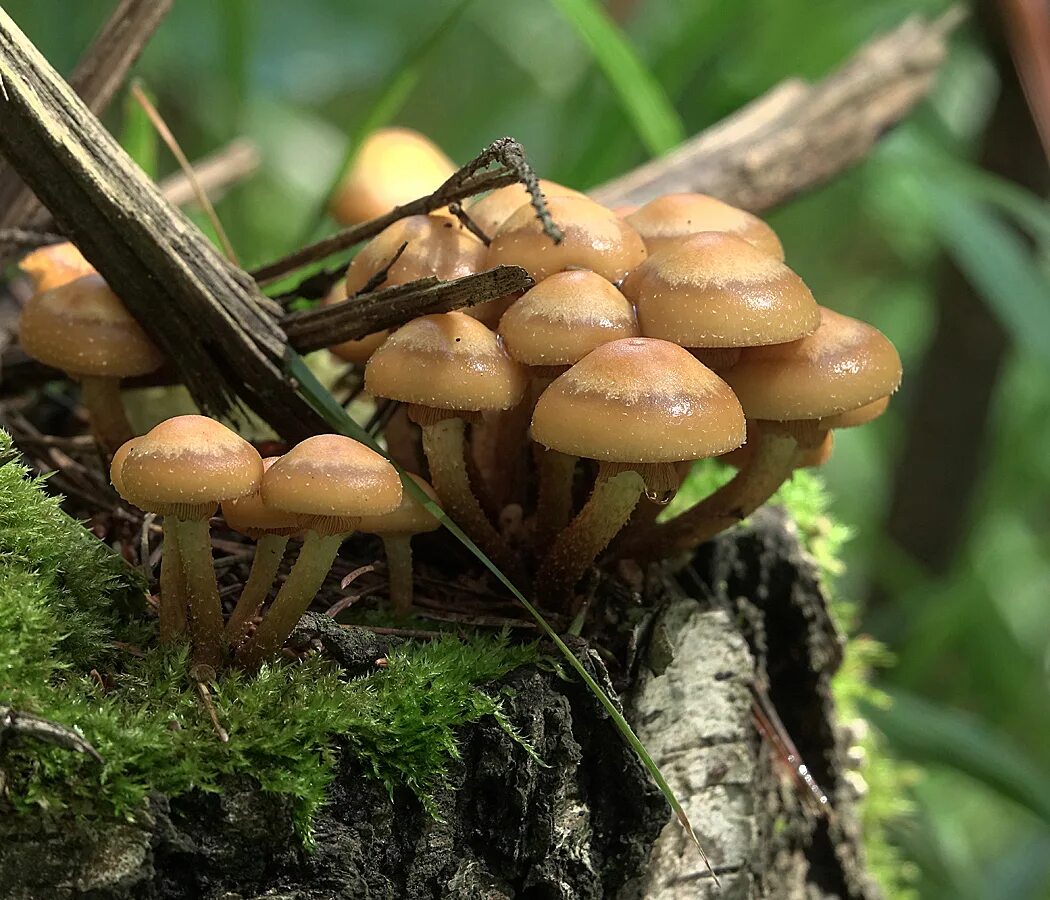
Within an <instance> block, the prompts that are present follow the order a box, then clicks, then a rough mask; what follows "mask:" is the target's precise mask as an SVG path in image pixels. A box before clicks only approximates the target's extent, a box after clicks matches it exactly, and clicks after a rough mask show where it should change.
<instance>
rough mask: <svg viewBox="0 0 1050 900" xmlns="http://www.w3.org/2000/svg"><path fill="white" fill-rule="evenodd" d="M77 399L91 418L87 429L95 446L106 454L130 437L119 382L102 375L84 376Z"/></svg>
mask: <svg viewBox="0 0 1050 900" xmlns="http://www.w3.org/2000/svg"><path fill="white" fill-rule="evenodd" d="M80 399H81V401H82V402H83V404H84V406H86V407H87V411H88V415H89V416H90V417H91V429H92V431H94V432H95V437H96V438H97V439H98V442H99V443H100V444H101V445H102V446H103V447H105V449H106V450H107V451H109V452H110V453H114V452H116V450H117V448H118V447H120V445H121V444H123V443H124V442H125V441H128V440H130V439H131V438H132V437H134V434H133V433H132V431H131V425H129V424H128V417H127V414H126V413H125V411H124V401H123V400H122V399H121V397H120V380H119V379H117V378H111V377H109V376H106V375H84V376H82V377H81V379H80Z"/></svg>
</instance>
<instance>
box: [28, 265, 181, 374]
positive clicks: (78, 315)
mask: <svg viewBox="0 0 1050 900" xmlns="http://www.w3.org/2000/svg"><path fill="white" fill-rule="evenodd" d="M19 342H20V343H21V345H22V349H23V350H24V351H25V352H26V353H27V354H28V355H29V356H32V357H33V358H34V359H38V360H40V362H42V363H47V365H49V366H54V367H55V368H56V369H61V370H62V371H63V372H68V373H69V374H70V375H87V376H91V375H103V376H109V377H112V378H130V377H132V376H135V375H145V374H147V373H149V372H154V371H156V370H157V369H159V368H160V367H161V365H162V364H163V362H164V356H163V354H162V353H161V352H160V350H159V349H158V348H157V345H156V344H154V343H153V341H151V340H150V339H149V337H148V336H147V335H146V332H145V331H143V330H142V327H141V326H140V325H139V323H138V322H136V321H135V319H134V318H133V317H132V315H131V313H129V312H128V311H127V310H126V309H125V308H124V304H123V303H121V302H120V298H119V297H118V296H117V295H116V294H114V293H113V291H111V290H110V289H109V286H108V285H107V284H106V282H105V281H103V280H102V278H101V277H100V276H99V275H85V276H83V277H81V278H78V279H76V280H75V281H70V282H69V283H68V284H64V285H61V286H60V287H57V288H53V289H52V290H50V291H45V292H43V293H41V294H36V295H34V296H33V297H31V298H30V300H29V302H28V303H26V305H25V308H24V309H23V310H22V318H21V320H20V322H19Z"/></svg>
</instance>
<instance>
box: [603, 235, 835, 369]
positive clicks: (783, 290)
mask: <svg viewBox="0 0 1050 900" xmlns="http://www.w3.org/2000/svg"><path fill="white" fill-rule="evenodd" d="M623 293H624V296H626V297H627V299H628V300H631V301H633V302H634V304H635V306H636V307H637V309H638V325H639V327H640V328H641V332H642V334H643V335H645V336H646V337H656V338H661V339H662V340H665V341H673V342H674V343H676V344H678V345H679V346H682V347H685V348H687V349H689V350H690V351H692V352H693V355H694V356H696V357H697V359H699V360H700V361H701V362H702V363H704V364H705V365H707V366H709V367H710V368H712V369H714V370H715V371H719V372H721V371H723V370H724V369H726V368H728V367H729V366H731V365H733V363H734V362H735V361H736V360H737V359H738V358H739V356H740V351H741V349H742V348H744V347H754V346H760V345H765V344H782V343H784V342H785V341H794V340H797V339H799V338H801V337H804V336H805V335H807V334H811V333H812V332H813V331H815V330H816V328H817V326H818V325H819V324H820V312H819V309H818V307H817V303H816V301H815V300H814V299H813V295H812V294H811V293H810V291H809V288H807V287H806V285H805V283H804V282H803V281H802V279H801V278H799V277H798V275H796V274H795V273H794V272H793V271H792V270H791V269H789V268H788V267H787V266H786V265H784V263H782V262H780V260H778V259H777V258H776V257H773V256H770V255H769V254H768V253H764V252H762V251H761V250H756V249H755V248H754V247H753V246H752V245H751V244H749V243H748V242H747V241H745V240H744V239H743V238H740V237H736V236H735V235H732V234H724V233H721V232H706V233H704V234H698V235H694V236H693V237H690V238H686V239H684V240H681V241H679V242H677V243H674V244H671V245H669V246H667V247H665V248H664V249H662V250H659V251H656V252H655V253H653V255H652V256H650V257H649V258H648V259H646V260H645V262H643V263H642V264H641V265H640V266H639V267H638V268H637V269H635V270H634V271H633V272H631V274H630V275H629V276H628V277H627V278H626V279H625V280H624V283H623Z"/></svg>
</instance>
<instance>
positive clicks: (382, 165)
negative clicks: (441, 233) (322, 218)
mask: <svg viewBox="0 0 1050 900" xmlns="http://www.w3.org/2000/svg"><path fill="white" fill-rule="evenodd" d="M455 171H456V167H455V165H454V164H453V163H452V160H450V159H449V158H448V157H447V156H446V155H445V154H444V153H443V152H442V151H441V149H440V148H439V147H438V146H437V145H436V144H435V143H434V142H433V141H431V140H430V139H429V138H427V137H425V136H424V135H422V134H420V133H419V132H418V131H413V130H412V129H410V128H380V129H378V130H377V131H373V132H372V133H371V134H370V135H368V137H366V138H365V139H364V141H363V142H362V143H361V146H360V148H359V149H358V151H357V153H356V155H355V157H354V161H353V163H351V165H350V168H349V169H348V170H347V173H346V175H345V176H344V177H343V181H342V183H341V184H340V185H339V188H338V189H337V190H336V193H335V196H334V197H333V198H332V202H331V204H330V207H329V210H330V212H331V214H332V218H334V219H335V220H336V221H337V222H339V223H340V224H342V225H356V224H357V223H358V222H367V221H368V220H369V219H375V218H377V217H379V216H382V215H386V214H387V213H388V212H390V210H392V209H393V208H394V207H395V206H401V205H403V204H405V203H409V202H410V201H412V200H418V199H419V198H420V197H425V196H426V195H427V194H430V193H432V192H433V191H435V190H436V189H437V188H438V187H440V186H441V184H442V183H443V182H444V181H445V180H446V179H447V178H448V177H449V176H450V175H451V174H452V173H453V172H455Z"/></svg>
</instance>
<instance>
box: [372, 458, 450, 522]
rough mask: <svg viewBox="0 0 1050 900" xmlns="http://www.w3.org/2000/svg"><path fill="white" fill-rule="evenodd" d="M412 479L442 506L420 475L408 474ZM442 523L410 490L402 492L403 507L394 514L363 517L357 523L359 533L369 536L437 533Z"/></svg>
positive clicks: (399, 507)
mask: <svg viewBox="0 0 1050 900" xmlns="http://www.w3.org/2000/svg"><path fill="white" fill-rule="evenodd" d="M408 477H409V478H411V479H412V480H413V481H414V482H415V483H416V484H417V485H418V486H419V488H420V489H421V490H422V491H423V493H424V494H426V495H427V496H428V497H429V498H430V499H431V500H433V501H434V502H435V503H437V504H438V506H440V505H441V503H440V501H439V500H438V496H437V494H436V493H435V492H434V489H433V488H432V487H431V486H430V485H429V484H427V483H426V482H425V481H424V480H423V479H422V478H420V477H419V476H418V475H413V474H412V473H411V472H409V473H408ZM440 527H441V523H440V522H439V521H438V520H437V519H435V518H434V517H433V516H432V515H431V514H430V513H429V512H427V510H426V507H424V506H423V504H422V503H420V502H419V501H418V500H417V499H416V497H415V495H414V494H413V493H412V492H411V491H408V490H405V491H403V492H402V495H401V505H400V506H398V508H397V509H395V510H394V511H393V512H389V513H386V515H382V516H362V517H361V520H360V521H359V522H358V523H357V530H358V531H365V532H367V533H368V534H422V533H423V532H424V531H436V530H437V529H438V528H440Z"/></svg>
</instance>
